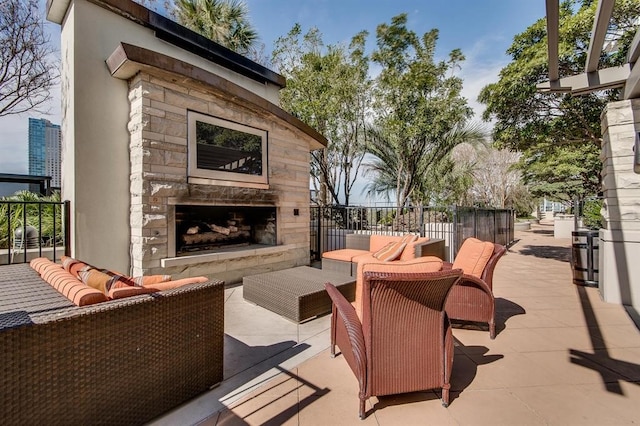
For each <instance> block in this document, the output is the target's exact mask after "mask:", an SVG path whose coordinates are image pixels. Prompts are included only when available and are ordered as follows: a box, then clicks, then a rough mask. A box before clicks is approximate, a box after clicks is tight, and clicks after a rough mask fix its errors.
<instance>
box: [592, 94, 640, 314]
mask: <svg viewBox="0 0 640 426" xmlns="http://www.w3.org/2000/svg"><path fill="white" fill-rule="evenodd" d="M638 131H640V99H631V100H624V101H619V102H611V103H609V104H608V105H607V107H606V108H605V110H604V111H603V113H602V138H603V142H602V153H601V159H602V182H603V190H604V206H603V209H602V214H603V216H604V219H605V223H604V227H603V229H601V230H600V247H599V256H600V259H599V281H600V282H599V288H600V294H601V295H602V297H603V299H604V300H605V301H607V302H612V303H621V304H624V305H630V306H633V307H634V308H635V310H636V311H640V175H639V174H636V173H634V172H633V158H634V153H633V146H634V143H635V138H636V134H637V132H638Z"/></svg>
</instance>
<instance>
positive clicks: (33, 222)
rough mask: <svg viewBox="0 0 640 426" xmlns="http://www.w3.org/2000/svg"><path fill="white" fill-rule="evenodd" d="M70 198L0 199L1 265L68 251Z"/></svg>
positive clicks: (58, 257)
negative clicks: (65, 199)
mask: <svg viewBox="0 0 640 426" xmlns="http://www.w3.org/2000/svg"><path fill="white" fill-rule="evenodd" d="M69 206H70V204H69V201H61V202H51V201H0V265H7V264H11V263H27V262H29V261H31V259H34V258H36V257H47V258H49V259H51V260H53V261H55V260H57V259H60V258H61V257H62V255H65V254H66V255H69V253H70V242H71V240H70V238H69V236H70V229H71V227H70V223H69V220H70V217H71V216H70V207H69Z"/></svg>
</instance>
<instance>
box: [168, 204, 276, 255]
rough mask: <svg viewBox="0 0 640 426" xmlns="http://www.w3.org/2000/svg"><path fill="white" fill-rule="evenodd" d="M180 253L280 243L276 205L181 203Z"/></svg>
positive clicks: (178, 213)
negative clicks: (200, 204)
mask: <svg viewBox="0 0 640 426" xmlns="http://www.w3.org/2000/svg"><path fill="white" fill-rule="evenodd" d="M175 209H176V214H175V218H176V219H175V220H176V225H175V229H176V255H177V256H185V255H193V254H201V253H212V252H219V251H226V250H230V249H234V248H247V247H249V246H254V245H257V246H275V245H276V241H277V239H276V208H275V207H247V206H194V205H177V206H176V207H175Z"/></svg>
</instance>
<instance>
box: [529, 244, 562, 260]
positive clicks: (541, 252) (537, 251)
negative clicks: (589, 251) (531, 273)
mask: <svg viewBox="0 0 640 426" xmlns="http://www.w3.org/2000/svg"><path fill="white" fill-rule="evenodd" d="M519 253H520V254H522V255H524V256H535V257H539V258H542V259H555V260H559V261H561V262H570V261H571V248H569V247H558V246H546V245H543V246H532V245H529V246H524V247H523V248H521V249H520V250H519Z"/></svg>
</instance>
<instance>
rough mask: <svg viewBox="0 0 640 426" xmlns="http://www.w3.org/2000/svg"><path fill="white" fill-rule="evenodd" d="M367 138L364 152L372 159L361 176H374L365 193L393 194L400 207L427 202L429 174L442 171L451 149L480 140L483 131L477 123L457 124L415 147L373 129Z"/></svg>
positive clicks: (431, 177)
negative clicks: (370, 174)
mask: <svg viewBox="0 0 640 426" xmlns="http://www.w3.org/2000/svg"><path fill="white" fill-rule="evenodd" d="M370 136H371V137H370V144H369V146H368V152H369V153H370V154H373V155H374V158H373V159H372V161H371V162H369V163H367V164H366V172H365V173H374V176H373V179H372V180H371V181H370V182H369V183H368V184H367V186H366V190H367V192H368V193H369V194H376V195H386V197H387V199H389V193H391V192H393V193H394V194H395V197H396V205H397V206H398V207H402V206H403V205H404V204H405V203H406V202H407V201H408V200H410V199H411V200H413V201H416V202H418V203H424V202H428V201H429V200H428V199H426V198H431V197H429V196H428V194H429V193H430V192H432V190H433V186H434V185H433V184H432V183H431V182H430V181H435V179H434V178H433V175H432V173H434V172H435V173H438V172H437V170H438V169H442V163H443V162H444V161H445V160H447V158H448V154H449V153H450V152H451V151H452V150H453V148H454V147H455V146H457V145H459V144H461V143H463V142H470V143H477V142H479V141H483V140H484V137H485V132H484V131H483V130H482V127H481V126H479V125H477V124H467V125H458V126H455V127H454V128H453V129H451V130H450V131H448V132H446V133H445V134H444V135H443V136H442V137H441V138H439V139H438V140H434V141H429V142H425V141H420V143H416V144H411V143H410V140H409V142H407V141H406V140H404V141H403V142H404V143H403V144H402V145H401V146H399V144H397V143H396V144H394V143H393V142H391V141H389V140H388V138H386V137H385V136H384V134H383V133H382V132H380V131H378V130H376V129H371V130H370ZM413 145H415V147H414V146H413Z"/></svg>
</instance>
